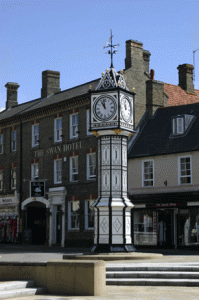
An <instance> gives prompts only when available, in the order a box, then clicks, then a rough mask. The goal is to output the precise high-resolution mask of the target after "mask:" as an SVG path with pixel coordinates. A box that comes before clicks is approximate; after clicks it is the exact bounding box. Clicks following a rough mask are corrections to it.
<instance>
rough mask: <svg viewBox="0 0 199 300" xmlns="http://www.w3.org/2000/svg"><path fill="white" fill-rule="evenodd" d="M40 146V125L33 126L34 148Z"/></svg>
mask: <svg viewBox="0 0 199 300" xmlns="http://www.w3.org/2000/svg"><path fill="white" fill-rule="evenodd" d="M38 145H39V124H34V125H32V147H35V146H38Z"/></svg>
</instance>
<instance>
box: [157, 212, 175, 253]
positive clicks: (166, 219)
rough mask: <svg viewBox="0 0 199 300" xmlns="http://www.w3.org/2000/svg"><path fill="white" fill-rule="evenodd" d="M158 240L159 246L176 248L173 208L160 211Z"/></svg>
mask: <svg viewBox="0 0 199 300" xmlns="http://www.w3.org/2000/svg"><path fill="white" fill-rule="evenodd" d="M157 242H158V247H159V248H166V249H173V248H174V213H173V210H172V209H166V210H161V211H158V226H157Z"/></svg>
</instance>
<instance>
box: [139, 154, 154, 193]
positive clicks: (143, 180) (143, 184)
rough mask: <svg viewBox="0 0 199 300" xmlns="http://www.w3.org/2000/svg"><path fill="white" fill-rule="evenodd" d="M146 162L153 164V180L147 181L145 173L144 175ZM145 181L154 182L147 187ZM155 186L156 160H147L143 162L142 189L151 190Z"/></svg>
mask: <svg viewBox="0 0 199 300" xmlns="http://www.w3.org/2000/svg"><path fill="white" fill-rule="evenodd" d="M146 162H152V164H153V179H145V173H144V163H146ZM145 181H146V182H147V181H153V184H152V185H145ZM154 186H155V173H154V159H147V160H143V161H142V187H144V188H150V187H154Z"/></svg>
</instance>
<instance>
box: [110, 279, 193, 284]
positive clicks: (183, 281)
mask: <svg viewBox="0 0 199 300" xmlns="http://www.w3.org/2000/svg"><path fill="white" fill-rule="evenodd" d="M106 284H107V285H128V286H131V285H141V286H146V285H148V286H199V279H198V280H197V279H157V278H155V279H152V278H150V279H148V278H145V279H143V278H139V279H138V278H134V279H127V278H125V279H123V278H122V279H117V278H113V279H107V280H106Z"/></svg>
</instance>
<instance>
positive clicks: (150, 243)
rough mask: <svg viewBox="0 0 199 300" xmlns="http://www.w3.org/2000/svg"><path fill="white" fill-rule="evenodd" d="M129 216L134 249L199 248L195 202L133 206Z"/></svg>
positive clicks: (198, 218)
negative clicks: (131, 221)
mask: <svg viewBox="0 0 199 300" xmlns="http://www.w3.org/2000/svg"><path fill="white" fill-rule="evenodd" d="M132 214H133V224H132V225H133V232H134V234H133V238H134V245H135V247H136V246H138V247H139V246H141V247H142V246H144V247H156V248H164V249H176V248H184V247H187V248H192V249H193V248H197V247H199V202H197V201H181V202H167V203H166V202H165V203H150V204H149V203H142V204H135V207H134V209H133V210H132Z"/></svg>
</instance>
